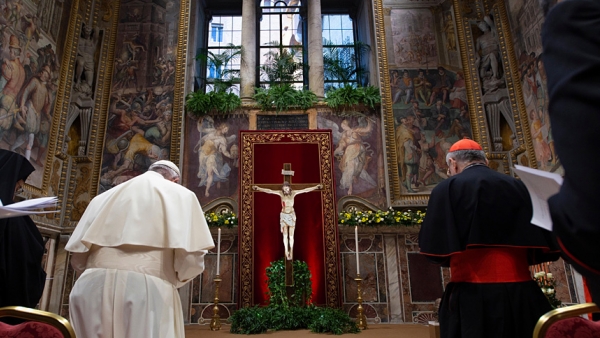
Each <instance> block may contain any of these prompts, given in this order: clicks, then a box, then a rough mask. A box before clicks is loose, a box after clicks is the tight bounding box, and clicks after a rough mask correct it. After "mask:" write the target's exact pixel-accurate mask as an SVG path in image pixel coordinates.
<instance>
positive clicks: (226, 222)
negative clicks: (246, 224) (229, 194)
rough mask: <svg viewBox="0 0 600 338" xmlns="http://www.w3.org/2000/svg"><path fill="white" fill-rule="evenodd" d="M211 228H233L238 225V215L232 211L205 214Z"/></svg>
mask: <svg viewBox="0 0 600 338" xmlns="http://www.w3.org/2000/svg"><path fill="white" fill-rule="evenodd" d="M204 217H205V218H206V223H208V226H209V227H215V228H217V227H219V228H220V227H226V228H233V227H234V226H237V224H238V218H237V215H236V214H235V213H234V212H231V211H223V212H208V213H205V214H204Z"/></svg>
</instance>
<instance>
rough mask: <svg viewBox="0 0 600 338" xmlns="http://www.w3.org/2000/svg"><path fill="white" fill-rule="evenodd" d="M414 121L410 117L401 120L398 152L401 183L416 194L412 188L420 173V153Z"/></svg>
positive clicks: (397, 143) (397, 134) (398, 129)
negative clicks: (415, 178) (415, 177)
mask: <svg viewBox="0 0 600 338" xmlns="http://www.w3.org/2000/svg"><path fill="white" fill-rule="evenodd" d="M412 127H413V121H412V120H411V119H409V118H408V117H401V118H400V126H398V127H397V128H396V150H397V152H398V162H399V163H398V164H399V167H400V173H401V183H402V185H403V186H404V188H405V189H406V191H407V192H409V193H416V191H415V190H413V188H412V184H413V181H414V180H413V177H414V176H418V173H419V164H420V161H419V153H418V149H419V148H418V147H417V141H416V139H415V135H414V131H413V128H412Z"/></svg>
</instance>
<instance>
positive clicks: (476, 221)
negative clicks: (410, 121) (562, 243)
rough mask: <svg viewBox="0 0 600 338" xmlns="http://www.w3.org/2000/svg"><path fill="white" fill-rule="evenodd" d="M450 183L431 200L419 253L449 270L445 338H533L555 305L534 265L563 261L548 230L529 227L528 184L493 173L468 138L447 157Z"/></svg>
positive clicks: (443, 322) (443, 312)
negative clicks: (531, 267)
mask: <svg viewBox="0 0 600 338" xmlns="http://www.w3.org/2000/svg"><path fill="white" fill-rule="evenodd" d="M446 162H447V163H448V175H449V176H450V178H448V179H446V180H444V181H442V182H441V183H440V184H438V185H437V186H436V187H435V188H434V189H433V191H432V192H431V196H430V198H429V204H428V206H427V217H425V220H424V222H423V225H422V227H421V231H420V233H419V246H420V251H421V254H424V255H426V256H427V257H428V258H429V259H430V260H431V261H433V262H436V263H439V264H441V265H442V266H445V267H450V274H451V278H450V282H449V283H448V285H447V286H446V290H445V291H444V295H443V296H442V301H441V303H440V308H439V312H438V313H439V322H440V332H441V337H444V338H448V337H462V338H468V337H473V338H475V337H477V338H481V337H486V338H489V337H510V338H515V337H527V338H529V337H531V335H532V334H533V329H534V327H535V324H536V322H537V320H538V319H539V317H540V316H542V315H543V314H544V313H546V312H548V311H550V310H551V309H552V307H551V306H550V303H549V302H548V300H547V298H546V297H545V296H544V294H543V293H542V291H541V289H540V287H539V286H538V285H537V283H536V282H535V281H534V280H533V278H532V277H531V273H530V271H529V265H532V264H538V263H541V262H545V261H553V260H556V259H558V257H559V253H558V250H557V249H556V248H555V245H554V243H553V241H552V237H551V233H550V232H549V231H546V230H543V229H541V228H538V227H536V226H534V225H532V224H531V223H530V221H531V216H532V213H533V211H532V205H531V200H530V197H529V193H528V192H527V189H526V188H525V185H524V184H523V183H522V182H521V181H519V180H517V179H515V178H513V177H511V176H508V175H505V174H501V173H498V172H496V171H494V170H492V169H490V168H489V167H488V166H487V164H488V161H487V158H486V156H485V153H484V152H483V150H482V148H481V146H480V145H479V144H478V143H476V142H475V141H472V140H469V139H463V140H460V141H458V142H456V143H455V144H454V145H452V147H451V148H450V152H449V153H448V155H447V156H446Z"/></svg>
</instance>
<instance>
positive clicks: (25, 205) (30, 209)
mask: <svg viewBox="0 0 600 338" xmlns="http://www.w3.org/2000/svg"><path fill="white" fill-rule="evenodd" d="M56 202H57V198H56V197H55V196H52V197H40V198H33V199H30V200H25V201H21V202H17V203H13V204H9V205H6V206H3V205H2V204H1V203H0V218H9V217H17V216H24V215H35V214H49V213H54V212H58V210H42V211H35V210H36V209H44V208H52V207H56Z"/></svg>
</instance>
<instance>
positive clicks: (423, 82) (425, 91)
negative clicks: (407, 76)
mask: <svg viewBox="0 0 600 338" xmlns="http://www.w3.org/2000/svg"><path fill="white" fill-rule="evenodd" d="M413 85H414V86H415V99H416V100H421V101H422V102H423V103H427V102H428V101H429V97H430V96H431V87H432V84H431V82H429V80H428V79H427V77H426V76H425V70H424V69H419V71H418V75H417V77H415V78H413Z"/></svg>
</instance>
